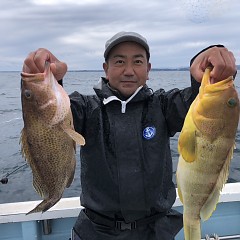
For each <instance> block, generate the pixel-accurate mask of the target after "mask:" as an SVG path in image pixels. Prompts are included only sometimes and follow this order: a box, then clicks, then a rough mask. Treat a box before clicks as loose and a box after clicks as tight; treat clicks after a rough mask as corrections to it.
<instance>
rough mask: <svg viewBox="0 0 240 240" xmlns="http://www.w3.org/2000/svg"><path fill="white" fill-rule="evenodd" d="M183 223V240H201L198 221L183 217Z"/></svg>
mask: <svg viewBox="0 0 240 240" xmlns="http://www.w3.org/2000/svg"><path fill="white" fill-rule="evenodd" d="M183 222H184V237H185V238H184V239H185V240H201V225H200V219H191V220H190V221H189V218H188V219H187V217H185V216H183Z"/></svg>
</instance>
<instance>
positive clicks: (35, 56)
mask: <svg viewBox="0 0 240 240" xmlns="http://www.w3.org/2000/svg"><path fill="white" fill-rule="evenodd" d="M46 61H48V62H50V68H51V71H52V73H53V75H54V76H55V78H56V79H57V80H61V79H62V78H63V76H64V75H65V73H66V72H67V64H66V63H64V62H61V61H59V60H58V59H57V58H56V57H55V56H54V55H53V54H52V53H51V52H50V51H49V50H47V49H44V48H39V49H38V50H36V51H34V52H31V53H30V54H29V55H28V56H27V58H26V59H25V60H24V64H23V68H22V71H23V72H26V73H41V72H44V67H45V62H46Z"/></svg>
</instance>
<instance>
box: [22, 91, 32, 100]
mask: <svg viewBox="0 0 240 240" xmlns="http://www.w3.org/2000/svg"><path fill="white" fill-rule="evenodd" d="M24 95H25V97H26V98H28V99H29V98H31V96H32V92H31V91H30V90H25V91H24Z"/></svg>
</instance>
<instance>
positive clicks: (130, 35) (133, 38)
mask: <svg viewBox="0 0 240 240" xmlns="http://www.w3.org/2000/svg"><path fill="white" fill-rule="evenodd" d="M122 42H136V43H138V44H140V45H142V46H143V47H144V48H145V49H146V52H147V55H148V57H150V51H149V46H148V43H147V40H146V39H145V38H144V37H143V36H142V35H140V34H138V33H136V32H119V33H117V34H115V35H114V36H113V37H112V38H110V39H109V40H108V41H107V42H106V44H105V51H104V58H105V59H107V57H108V54H109V52H110V51H111V49H112V48H113V47H115V46H116V45H117V44H119V43H122Z"/></svg>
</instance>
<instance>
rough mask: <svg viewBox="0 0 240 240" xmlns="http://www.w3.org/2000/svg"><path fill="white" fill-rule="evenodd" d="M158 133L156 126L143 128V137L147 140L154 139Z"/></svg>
mask: <svg viewBox="0 0 240 240" xmlns="http://www.w3.org/2000/svg"><path fill="white" fill-rule="evenodd" d="M155 134H156V128H155V127H146V128H144V129H143V137H144V138H145V139H147V140H149V139H152V138H153V137H154V136H155Z"/></svg>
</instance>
